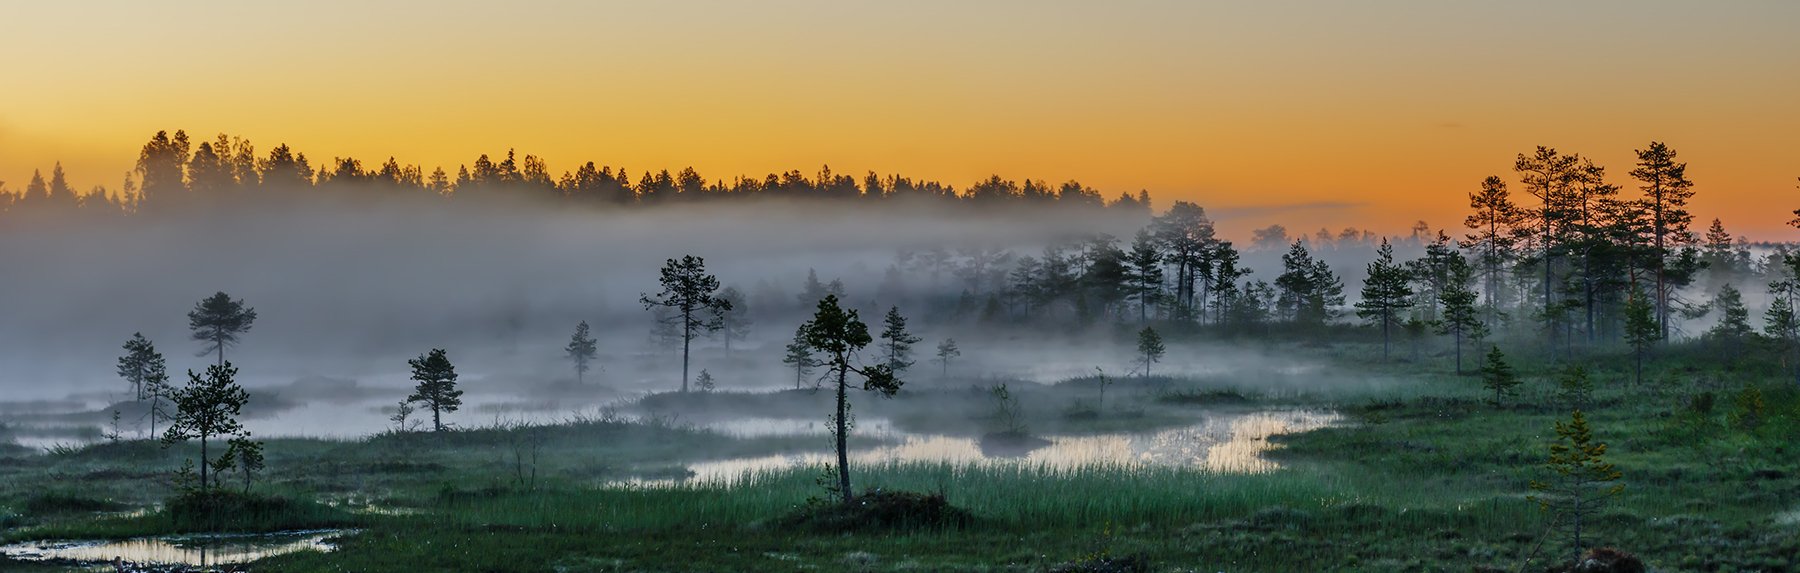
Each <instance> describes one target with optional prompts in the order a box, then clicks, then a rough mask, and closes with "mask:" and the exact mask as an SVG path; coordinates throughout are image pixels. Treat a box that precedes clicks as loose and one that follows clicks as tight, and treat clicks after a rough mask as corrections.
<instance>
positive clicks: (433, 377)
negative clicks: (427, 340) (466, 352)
mask: <svg viewBox="0 0 1800 573" xmlns="http://www.w3.org/2000/svg"><path fill="white" fill-rule="evenodd" d="M406 363H407V365H409V366H412V379H413V380H416V381H418V383H419V384H418V385H417V386H415V387H414V388H413V393H412V395H411V396H407V397H406V400H407V401H409V402H423V403H424V404H425V407H426V408H429V409H430V410H431V427H432V430H433V431H437V432H442V431H444V414H447V413H451V412H455V411H456V410H457V409H458V408H460V407H462V395H463V391H462V390H458V389H456V366H455V365H452V364H450V358H449V357H448V356H445V355H444V349H442V348H433V349H431V352H429V353H427V354H424V355H421V356H419V357H418V358H415V359H412V360H408V361H406Z"/></svg>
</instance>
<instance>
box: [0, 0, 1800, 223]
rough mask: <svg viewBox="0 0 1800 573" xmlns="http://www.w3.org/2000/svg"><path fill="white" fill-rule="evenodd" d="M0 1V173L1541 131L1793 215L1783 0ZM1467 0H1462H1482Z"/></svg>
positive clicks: (769, 159)
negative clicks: (168, 159)
mask: <svg viewBox="0 0 1800 573" xmlns="http://www.w3.org/2000/svg"><path fill="white" fill-rule="evenodd" d="M515 4H521V3H519V2H505V3H502V2H477V1H457V2H449V1H433V2H425V1H420V2H372V3H371V2H338V1H324V2H308V3H274V2H266V3H265V2H256V3H239V2H192V1H171V2H126V1H119V2H98V1H96V2H49V1H41V2H32V3H25V2H11V1H8V2H4V3H0V14H4V17H3V18H0V20H4V21H5V22H6V24H0V53H4V54H6V55H7V58H6V59H7V65H5V66H4V67H3V68H0V69H3V70H4V72H3V73H5V74H6V76H5V77H6V81H5V82H4V85H5V87H4V88H0V180H4V181H6V182H7V187H8V188H9V189H13V190H17V189H19V188H21V187H23V186H24V184H25V182H26V180H27V179H29V177H30V175H31V170H32V169H33V168H42V169H44V170H45V171H46V173H47V172H48V170H49V167H50V165H51V164H52V163H53V162H55V161H57V160H61V161H62V162H63V163H64V165H65V166H66V167H67V168H68V170H69V172H70V175H71V177H72V179H73V180H74V182H75V183H76V184H77V186H78V187H80V188H83V189H86V188H88V187H90V186H92V185H95V184H104V185H106V186H108V187H114V188H116V187H117V186H118V184H119V181H120V180H121V178H122V175H123V173H124V172H125V171H126V170H128V169H130V168H131V165H132V164H133V162H134V160H135V158H136V153H137V148H138V147H139V146H141V145H142V143H143V142H144V140H145V139H146V138H147V137H148V136H149V135H150V134H151V133H154V132H155V131H156V130H158V129H170V130H173V129H177V128H180V129H186V130H188V132H189V133H190V134H195V135H196V136H198V137H201V138H205V137H210V136H211V135H214V134H217V133H219V132H229V133H232V134H239V135H243V136H246V137H248V138H250V139H251V140H252V141H254V142H255V143H256V144H257V145H258V148H259V149H261V150H264V151H266V150H267V149H268V148H270V147H272V146H274V145H275V144H277V143H282V142H286V143H288V144H289V145H292V146H294V147H295V148H297V149H299V150H301V151H305V152H306V153H307V154H308V156H310V157H313V158H314V159H315V164H317V161H318V160H321V159H326V158H330V157H333V156H354V157H358V158H360V159H363V160H364V162H365V163H378V162H379V161H380V160H383V159H385V158H386V157H388V156H389V155H394V156H397V157H398V158H399V159H400V161H401V162H403V163H419V164H422V165H424V166H426V169H427V170H429V169H430V168H431V167H433V166H438V165H442V166H444V167H445V168H446V170H448V171H451V172H454V171H455V167H456V165H457V164H463V163H468V162H470V161H471V160H472V159H473V158H474V157H475V156H476V155H478V154H480V153H484V152H485V153H504V151H505V149H506V148H508V147H517V148H518V149H519V150H520V151H521V153H525V152H529V153H535V154H538V155H540V156H543V157H544V158H546V159H547V160H548V161H549V162H550V166H551V168H552V170H553V171H556V172H561V171H562V170H564V169H567V168H571V167H572V166H573V165H574V164H575V163H576V162H577V161H586V160H590V159H591V160H594V161H597V162H601V163H606V164H611V165H614V166H618V165H624V166H626V167H628V168H630V169H631V170H632V171H633V173H634V174H635V173H638V172H641V170H643V169H645V168H652V167H655V168H662V167H669V168H679V167H682V166H687V165H692V166H694V167H696V168H697V169H699V170H700V172H701V173H702V174H704V175H706V176H708V177H710V178H719V177H726V178H729V177H730V176H733V175H738V174H749V175H760V174H763V173H767V172H770V171H779V170H785V169H789V168H798V169H801V170H802V171H804V172H807V173H811V172H813V171H815V170H816V169H817V168H818V166H819V165H820V164H821V163H828V164H830V165H831V166H832V168H833V169H834V170H836V171H838V172H847V173H855V174H861V173H863V172H865V171H867V170H875V171H878V172H881V173H891V172H895V171H898V172H902V173H905V174H909V175H912V176H914V177H923V178H930V179H938V180H942V181H945V182H947V183H951V184H954V185H957V186H958V187H965V186H967V185H968V184H969V183H970V182H972V181H974V180H976V179H978V178H981V177H984V176H986V175H987V174H989V173H999V174H1001V175H1002V176H1005V177H1010V178H1020V177H1032V178H1041V179H1045V180H1049V181H1051V182H1057V181H1062V180H1066V179H1070V178H1075V179H1079V180H1081V181H1083V182H1085V183H1087V184H1089V185H1092V186H1095V187H1098V188H1100V189H1102V190H1103V191H1105V192H1106V194H1107V195H1108V196H1109V197H1111V196H1116V195H1117V194H1118V193H1119V192H1120V191H1135V190H1136V189H1139V188H1147V189H1149V190H1150V191H1151V192H1152V193H1153V194H1154V195H1156V196H1157V198H1158V199H1159V205H1158V208H1159V209H1160V208H1161V207H1163V206H1166V205H1167V202H1168V201H1169V200H1171V199H1176V198H1181V199H1192V200H1196V201H1199V202H1200V203H1201V204H1202V205H1205V206H1207V207H1208V208H1209V209H1212V210H1214V211H1215V212H1217V213H1219V214H1221V215H1232V216H1233V217H1232V218H1230V219H1229V220H1228V222H1227V224H1226V225H1225V226H1226V230H1227V231H1228V233H1229V234H1240V235H1241V234H1243V233H1245V232H1246V230H1247V229H1248V228H1251V227H1257V226H1262V225H1266V224H1268V223H1283V224H1285V225H1287V226H1288V227H1289V228H1291V229H1296V230H1299V229H1315V228H1317V227H1319V226H1321V225H1329V226H1331V227H1333V228H1338V227H1342V226H1345V225H1356V226H1359V227H1370V228H1375V229H1377V230H1381V231H1384V232H1402V231H1403V230H1404V229H1405V228H1406V227H1407V226H1408V225H1410V223H1411V222H1412V221H1414V220H1417V219H1424V220H1427V221H1429V222H1431V223H1432V225H1434V226H1438V227H1456V226H1459V225H1460V220H1461V217H1462V214H1463V211H1464V208H1465V206H1466V194H1467V192H1468V191H1469V190H1471V189H1474V188H1475V187H1476V186H1477V184H1478V183H1479V182H1480V180H1481V179H1482V177H1484V176H1486V175H1490V174H1500V175H1502V176H1504V177H1506V178H1508V179H1509V180H1513V179H1514V177H1513V176H1512V174H1511V172H1510V168H1511V162H1512V157H1513V155H1514V154H1516V153H1518V152H1521V151H1527V150H1529V149H1530V148H1531V147H1532V146H1534V145H1540V144H1543V145H1552V146H1555V147H1558V148H1559V149H1562V150H1564V151H1573V152H1579V153H1583V154H1586V155H1588V156H1590V157H1593V158H1594V159H1596V160H1597V161H1599V162H1601V163H1602V164H1604V165H1606V166H1608V167H1609V168H1610V173H1611V174H1612V179H1613V181H1614V182H1615V183H1620V184H1628V183H1629V181H1628V180H1627V178H1626V176H1625V173H1626V171H1628V170H1629V168H1630V162H1631V159H1632V155H1631V150H1632V149H1634V148H1641V147H1643V146H1644V144H1646V143H1647V142H1649V141H1650V140H1652V139H1660V140H1663V141H1666V142H1668V143H1669V144H1670V145H1672V146H1673V147H1674V148H1675V149H1676V150H1677V151H1679V152H1680V154H1681V158H1682V159H1683V160H1686V161H1687V162H1689V164H1690V168H1689V173H1690V176H1691V177H1692V178H1693V179H1694V180H1695V181H1696V182H1697V184H1698V186H1697V188H1698V191H1699V195H1698V197H1697V198H1696V200H1695V201H1694V205H1693V210H1694V211H1695V212H1696V214H1697V215H1698V217H1699V218H1701V220H1702V223H1701V226H1702V227H1703V226H1704V220H1706V219H1710V218H1711V217H1715V216H1716V217H1721V218H1723V219H1725V221H1726V223H1727V225H1728V226H1729V227H1730V228H1731V229H1732V230H1733V231H1734V232H1738V233H1742V234H1748V235H1750V236H1751V237H1753V238H1758V239H1788V238H1791V237H1793V236H1794V234H1793V233H1792V232H1791V230H1784V227H1782V223H1783V222H1784V221H1786V220H1787V219H1789V218H1791V215H1788V214H1787V211H1789V210H1792V209H1793V208H1795V207H1800V191H1797V190H1796V189H1795V183H1796V181H1795V177H1796V176H1800V34H1795V33H1794V31H1793V27H1794V24H1795V23H1796V22H1800V2H1787V1H1780V0H1769V1H1760V2H1759V1H1749V0H1744V1H1736V2H1720V3H1706V2H1661V1H1645V0H1639V1H1618V2H1575V3H1564V2H1542V3H1535V2H1504V3H1502V2H1491V3H1475V2H1438V1H1417V2H1323V1H1321V2H1276V1H1265V2H1234V3H1215V2H1199V1H1170V2H1147V1H1145V2H1063V1H1046V0H1032V1H1016V2H1011V1H1009V2H1002V1H993V2H968V1H961V2H950V1H946V2H935V1H908V2H890V3H879V4H878V3H874V2H843V1H789V0H757V1H719V2H676V1H666V2H630V3H627V2H618V3H603V2H586V1H567V2H535V3H525V4H528V5H527V6H524V7H516V6H514V5H515ZM1478 4H1479V5H1478Z"/></svg>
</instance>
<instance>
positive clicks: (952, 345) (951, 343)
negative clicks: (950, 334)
mask: <svg viewBox="0 0 1800 573" xmlns="http://www.w3.org/2000/svg"><path fill="white" fill-rule="evenodd" d="M958 356H962V350H960V349H958V348H957V347H956V339H954V338H946V339H944V341H943V342H939V343H938V346H937V357H938V362H939V363H941V364H942V365H943V367H944V368H943V374H942V375H943V377H944V379H946V380H948V379H950V359H951V358H955V357H958Z"/></svg>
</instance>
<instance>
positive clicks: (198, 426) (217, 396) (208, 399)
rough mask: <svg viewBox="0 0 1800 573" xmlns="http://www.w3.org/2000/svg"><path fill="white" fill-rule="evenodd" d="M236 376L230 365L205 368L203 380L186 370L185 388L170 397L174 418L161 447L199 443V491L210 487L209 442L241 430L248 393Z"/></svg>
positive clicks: (235, 369) (242, 428) (176, 390)
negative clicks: (173, 403) (189, 442)
mask: <svg viewBox="0 0 1800 573" xmlns="http://www.w3.org/2000/svg"><path fill="white" fill-rule="evenodd" d="M236 376H237V368H233V367H232V366H231V363H230V362H227V363H224V364H215V365H212V366H208V367H206V376H205V377H204V378H202V377H201V376H200V375H199V374H195V373H194V371H193V370H189V371H188V383H187V385H186V386H183V387H181V388H177V389H175V392H174V395H173V396H172V398H173V399H174V402H175V417H174V419H173V420H172V423H171V424H170V425H169V429H168V431H166V432H165V433H163V437H162V444H163V447H165V448H167V447H169V446H172V445H175V444H177V443H181V442H185V441H187V440H190V439H198V440H200V460H199V463H198V464H196V465H198V466H200V489H202V490H205V489H207V488H210V487H212V481H211V478H210V477H209V475H208V471H207V470H208V468H211V467H212V466H213V460H211V459H210V458H209V457H208V451H207V450H208V446H209V445H210V444H211V442H212V439H213V438H215V437H221V436H230V435H235V434H238V433H240V432H243V431H244V426H243V424H241V423H239V422H238V420H237V417H238V415H239V413H240V412H241V411H242V410H243V408H244V403H245V402H247V401H249V399H250V394H249V392H246V391H244V387H243V386H240V385H238V383H237V382H236V381H235V378H236Z"/></svg>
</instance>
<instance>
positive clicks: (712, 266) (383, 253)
mask: <svg viewBox="0 0 1800 573" xmlns="http://www.w3.org/2000/svg"><path fill="white" fill-rule="evenodd" d="M83 222H87V223H91V221H83ZM1146 222H1147V219H1146V218H1144V217H1140V216H1133V215H1130V214H1122V213H1115V212H1108V211H1092V212H1071V211H1062V210H1048V209H1046V210H1043V211H1042V212H1020V213H1007V214H964V215H958V214H957V213H955V212H953V211H951V210H949V209H945V208H941V207H937V206H932V205H918V206H916V207H915V208H892V209H882V210H869V209H856V208H850V207H847V206H836V205H832V204H829V203H823V204H821V203H819V202H805V201H765V202H756V203H746V204H695V205H669V206H663V207H658V208H651V209H642V210H632V211H629V212H594V211H585V210H583V211H568V210H562V211H559V210H554V209H551V208H549V207H547V206H542V205H537V204H532V203H525V202H520V203H517V204H512V205H505V206H487V207H484V208H480V209H459V208H455V207H454V206H452V205H447V204H444V203H441V202H427V201H389V202H373V203H364V202H358V203H354V204H352V203H350V202H344V203H330V202H324V203H307V204H304V205H298V206H290V207H286V208H281V209H266V208H249V207H246V208H242V209H225V208H221V209H212V210H204V211H195V212H188V213H182V214H180V215H177V216H163V217H145V218H130V219H123V220H118V221H109V222H108V223H107V224H103V225H96V224H73V223H71V224H68V225H67V226H62V225H59V224H58V223H57V222H56V221H42V220H40V221H33V224H32V225H31V226H29V227H25V226H14V227H12V228H11V229H12V231H13V232H4V235H5V236H4V241H0V265H4V267H5V268H7V269H13V270H12V271H11V272H9V273H8V274H7V280H6V287H5V288H6V290H7V293H6V296H5V297H4V299H0V313H3V314H4V316H7V317H8V319H7V321H6V322H5V325H4V326H3V327H0V387H3V388H5V390H6V393H7V394H8V395H9V396H22V397H31V398H39V399H49V398H58V397H62V396H64V395H68V394H71V393H84V392H107V391H119V390H120V388H121V386H120V381H119V379H118V377H117V375H116V374H115V373H114V372H113V368H114V364H113V363H114V360H115V358H116V357H117V356H118V355H119V352H120V351H119V345H120V344H122V343H123V342H124V341H125V339H126V338H128V337H129V336H130V335H131V334H132V333H133V332H142V333H143V334H144V335H145V336H146V337H148V338H150V339H151V340H152V341H154V342H156V343H157V345H158V347H159V348H160V349H162V350H163V351H164V352H165V353H166V354H168V355H169V357H170V370H171V371H173V372H177V373H179V372H181V371H182V370H184V369H186V368H196V369H198V368H200V367H202V366H204V365H205V364H207V363H209V362H210V361H211V360H210V358H211V357H210V356H206V357H195V356H194V353H195V352H198V351H199V350H200V348H201V346H202V344H201V343H200V342H195V341H191V340H190V339H189V331H188V328H187V323H186V313H187V312H188V311H189V310H191V309H192V307H193V305H194V304H195V303H196V302H197V301H198V300H200V299H201V298H203V297H204V296H207V295H210V294H211V293H213V292H215V291H224V292H227V293H229V294H230V295H231V296H233V297H235V298H241V299H243V300H244V301H245V302H246V304H248V305H249V306H251V307H254V308H255V309H256V311H257V313H258V314H259V317H258V319H257V321H256V323H255V325H254V326H253V328H252V329H251V331H250V332H248V333H246V334H245V335H244V336H243V340H242V342H241V344H239V345H237V346H235V347H232V348H230V349H229V350H228V351H227V352H228V354H229V358H230V359H231V360H233V361H234V362H236V363H238V364H239V365H241V366H243V368H242V370H243V374H242V375H243V377H244V378H245V379H246V380H248V381H249V383H250V384H251V385H253V386H255V385H264V386H266V385H277V384H285V383H288V382H291V381H293V380H296V379H300V378H305V377H326V378H347V379H352V380H357V381H360V382H392V383H393V384H395V385H399V384H402V383H404V380H405V378H406V373H407V370H406V362H405V361H406V359H408V358H412V357H416V356H417V355H419V354H420V353H422V352H423V351H424V350H426V349H429V348H433V347H438V348H446V349H448V350H449V351H450V352H451V355H452V356H454V357H456V359H457V363H458V365H459V366H461V367H462V368H463V369H464V370H465V371H466V372H467V374H466V375H467V376H471V377H473V378H475V379H476V380H477V381H473V382H471V383H470V384H469V387H470V388H471V389H474V390H475V391H478V392H479V391H499V390H505V389H514V390H518V391H521V392H523V391H525V390H527V389H529V388H530V387H531V386H533V385H543V384H549V383H554V382H558V381H562V380H563V379H565V378H569V379H571V380H569V381H572V377H573V374H572V373H570V372H569V368H568V364H567V362H566V360H564V358H563V351H562V347H563V345H564V344H566V343H567V340H568V337H569V335H570V333H571V332H572V331H573V329H574V326H575V324H576V323H577V322H579V321H583V320H585V321H588V322H589V323H590V324H592V325H593V328H594V332H595V334H596V337H597V338H598V339H599V340H600V344H599V350H600V354H601V358H600V360H599V361H598V364H597V366H598V370H599V372H598V373H596V374H595V375H594V376H592V380H590V381H598V382H599V383H600V384H602V385H606V386H612V387H616V388H621V389H653V388H654V389H659V390H667V389H670V388H672V387H673V386H674V385H675V384H677V383H678V381H679V360H678V359H675V360H670V359H669V354H668V352H669V349H668V348H667V346H666V345H663V344H662V343H661V342H657V341H653V339H652V330H653V325H654V321H653V315H652V313H650V312H647V311H646V310H645V309H644V307H643V305H641V304H640V303H639V302H638V298H639V296H640V294H642V293H647V292H649V293H653V292H655V291H656V290H657V283H656V272H657V269H658V268H659V267H660V266H661V265H662V262H663V260H664V259H667V258H679V257H681V256H683V255H690V254H691V255H695V256H700V257H704V258H705V259H706V263H707V267H708V269H709V270H710V271H712V272H713V273H714V274H716V275H717V276H718V277H719V279H720V281H721V282H722V283H723V285H725V286H726V287H731V288H735V289H736V290H737V291H739V292H741V293H743V297H744V299H745V300H744V301H742V302H743V303H747V304H743V305H742V306H747V307H748V308H747V310H748V312H749V317H750V318H752V319H753V320H754V321H755V322H754V324H753V325H752V327H751V328H749V329H748V339H747V340H742V341H735V342H734V343H733V344H734V345H735V346H736V348H735V349H734V353H735V355H736V358H737V359H736V360H735V361H733V362H732V363H731V364H732V366H731V367H729V369H728V370H723V371H716V372H715V375H717V376H719V377H721V379H722V381H724V383H725V384H727V385H741V386H759V387H762V386H778V385H780V384H782V383H784V382H787V381H789V379H790V378H791V377H792V376H791V373H790V374H789V375H788V376H787V377H786V378H783V377H781V375H780V373H779V370H780V367H781V365H780V354H779V346H780V344H781V343H783V342H786V340H787V339H788V338H789V337H790V336H791V334H792V331H793V327H794V326H796V325H798V324H799V322H801V321H802V320H804V318H805V314H803V313H802V311H806V312H810V310H811V309H810V308H809V305H805V304H802V303H801V301H800V296H799V295H800V294H801V292H802V290H803V288H804V287H805V283H806V281H807V278H808V274H809V272H813V273H816V276H817V278H818V280H819V281H821V282H825V283H830V282H831V281H834V280H835V281H841V284H842V285H843V289H844V290H845V291H846V294H847V295H848V296H847V297H846V300H847V302H849V303H850V304H852V305H854V306H856V307H858V308H864V309H866V310H865V311H864V314H865V315H869V316H866V317H865V319H866V320H870V321H873V320H878V319H879V313H878V312H876V310H877V307H879V310H880V311H885V310H886V309H887V307H888V306H890V305H902V306H903V307H904V306H907V303H908V302H909V301H912V300H917V299H918V298H923V297H941V296H946V295H948V296H951V297H954V296H957V294H958V292H959V291H960V290H963V289H967V288H971V287H973V288H975V289H976V290H975V291H974V292H976V293H980V289H981V288H983V287H984V286H985V283H984V282H982V281H986V280H987V278H986V277H982V278H980V279H977V282H974V283H967V282H966V281H965V279H963V278H959V277H958V276H956V274H955V273H954V271H955V270H956V269H954V268H953V266H954V265H955V262H954V261H948V262H946V263H945V265H944V267H943V268H942V269H941V270H938V271H936V272H935V274H936V277H935V278H933V274H934V272H933V271H931V270H923V271H919V270H918V269H911V268H909V269H907V271H906V272H904V273H903V274H901V275H899V276H898V277H897V280H898V282H895V281H896V279H895V278H890V277H889V276H888V273H887V271H888V268H889V267H890V266H891V265H900V264H907V263H908V261H901V260H899V259H900V258H899V256H898V255H899V254H900V253H903V252H915V251H928V250H931V249H945V250H947V251H950V252H952V253H954V252H957V251H964V252H977V251H986V252H995V253H997V252H1000V251H1008V252H1018V253H1035V252H1038V251H1040V250H1041V249H1042V248H1043V247H1044V246H1046V245H1051V244H1063V243H1069V242H1072V241H1077V240H1080V239H1082V238H1085V237H1087V236H1091V235H1094V234H1099V233H1107V234H1111V235H1114V236H1129V234H1130V233H1132V232H1134V231H1135V230H1136V229H1137V228H1138V227H1140V226H1142V225H1143V224H1144V223H1146ZM0 232H3V231H0ZM996 270H997V271H998V272H1004V269H996ZM915 271H919V272H915ZM929 322H930V321H923V322H922V323H921V324H920V326H921V327H925V328H927V329H928V330H929V328H930V326H929ZM940 322H947V321H940ZM695 344H696V345H697V346H705V347H711V346H721V347H722V345H723V343H722V341H721V340H719V339H717V337H713V338H710V339H701V340H698V341H696V343H695ZM771 347H773V348H774V350H770V348H771ZM1018 350H1020V351H1027V350H1028V349H1023V348H1021V349H1018ZM722 353H723V351H722V349H721V350H720V351H718V352H713V351H708V352H705V353H700V354H702V355H712V354H720V355H721V356H722ZM982 355H983V356H992V354H991V353H982ZM1038 358H1042V357H1020V358H1019V359H1018V361H1020V362H1026V363H1032V364H1045V363H1044V362H1042V361H1040V360H1039V359H1038ZM1126 358H1128V357H1126ZM990 359H991V360H996V361H1004V362H1011V361H1014V360H1008V359H1005V358H1001V357H998V356H992V357H991V358H974V360H976V361H977V363H978V364H979V363H980V361H982V360H990ZM1065 361H1066V362H1069V364H1068V365H1066V366H1057V365H1055V361H1052V362H1051V363H1049V365H1046V366H1040V368H1046V367H1047V368H1053V369H1054V368H1068V369H1073V371H1076V372H1079V371H1081V370H1087V369H1091V367H1092V366H1093V365H1098V364H1111V363H1112V362H1116V361H1117V360H1114V359H1107V358H1105V357H1095V358H1094V359H1092V360H1086V359H1084V360H1074V358H1073V357H1067V359H1066V360H1065ZM656 362H661V363H662V364H663V365H664V366H665V367H664V368H660V369H656V370H648V371H647V370H643V369H642V368H643V367H644V366H646V365H648V364H653V363H656ZM1075 362H1082V364H1076V363H1075ZM252 365H253V366H252ZM972 368H976V369H980V367H978V366H976V367H972ZM483 379H486V380H487V381H485V382H484V381H480V380H483Z"/></svg>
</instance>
